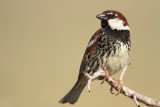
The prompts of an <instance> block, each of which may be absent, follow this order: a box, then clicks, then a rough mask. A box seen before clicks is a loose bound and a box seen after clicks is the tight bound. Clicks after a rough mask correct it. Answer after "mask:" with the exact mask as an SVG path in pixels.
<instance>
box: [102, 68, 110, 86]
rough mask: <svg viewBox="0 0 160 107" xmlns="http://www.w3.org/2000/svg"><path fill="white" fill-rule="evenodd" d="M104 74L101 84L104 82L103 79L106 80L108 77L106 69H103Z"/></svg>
mask: <svg viewBox="0 0 160 107" xmlns="http://www.w3.org/2000/svg"><path fill="white" fill-rule="evenodd" d="M104 73H105V75H104V78H103V80H102V82H101V84H103V83H104V81H106V80H107V79H108V78H109V74H108V70H105V72H104Z"/></svg>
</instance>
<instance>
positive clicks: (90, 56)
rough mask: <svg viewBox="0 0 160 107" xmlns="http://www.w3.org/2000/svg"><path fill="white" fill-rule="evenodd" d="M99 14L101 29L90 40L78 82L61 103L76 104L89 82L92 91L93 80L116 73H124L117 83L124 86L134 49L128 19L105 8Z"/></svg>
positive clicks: (102, 78)
mask: <svg viewBox="0 0 160 107" xmlns="http://www.w3.org/2000/svg"><path fill="white" fill-rule="evenodd" d="M96 17H97V18H98V19H99V20H100V21H101V28H100V29H99V30H97V31H96V32H95V33H94V35H93V36H92V37H91V39H90V41H89V43H88V46H87V48H86V51H85V54H84V56H83V59H82V62H81V66H80V70H79V76H78V80H77V82H76V83H75V85H74V86H73V88H72V89H71V90H70V91H69V92H68V93H67V94H66V95H65V96H64V97H63V98H62V99H61V100H60V101H59V102H60V103H70V104H74V103H75V102H77V100H78V98H79V96H80V94H81V92H82V91H83V89H84V87H85V86H86V85H87V83H88V90H89V91H90V83H91V81H92V80H95V79H99V80H106V79H107V78H108V77H109V76H112V75H113V74H115V73H117V72H121V75H120V78H119V80H118V86H121V88H122V86H123V82H122V78H123V75H124V73H125V71H126V70H127V68H128V66H129V61H128V58H129V52H130V48H131V42H130V28H129V25H128V22H127V19H126V18H125V16H124V15H122V14H121V13H120V12H118V11H115V10H106V11H104V12H102V13H101V14H98V15H97V16H96ZM102 71H103V72H102Z"/></svg>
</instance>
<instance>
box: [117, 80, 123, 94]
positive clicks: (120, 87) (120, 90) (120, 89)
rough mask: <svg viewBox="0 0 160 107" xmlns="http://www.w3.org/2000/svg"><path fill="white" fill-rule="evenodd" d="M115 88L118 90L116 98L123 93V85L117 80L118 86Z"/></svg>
mask: <svg viewBox="0 0 160 107" xmlns="http://www.w3.org/2000/svg"><path fill="white" fill-rule="evenodd" d="M117 88H118V93H117V94H116V96H117V95H118V94H119V93H120V92H122V91H123V83H122V81H120V80H118V85H117Z"/></svg>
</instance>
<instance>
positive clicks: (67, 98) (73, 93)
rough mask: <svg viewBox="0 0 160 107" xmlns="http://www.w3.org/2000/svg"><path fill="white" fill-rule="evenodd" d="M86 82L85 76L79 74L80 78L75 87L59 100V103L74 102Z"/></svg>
mask: <svg viewBox="0 0 160 107" xmlns="http://www.w3.org/2000/svg"><path fill="white" fill-rule="evenodd" d="M86 84H87V80H86V78H85V77H84V76H79V79H78V81H77V82H76V84H75V85H74V87H73V88H72V89H71V90H70V91H69V92H68V93H67V94H66V95H65V96H64V97H63V98H62V99H61V100H60V101H59V103H70V104H74V103H75V102H76V101H77V100H78V98H79V96H80V94H81V92H82V91H83V89H84V87H85V86H86Z"/></svg>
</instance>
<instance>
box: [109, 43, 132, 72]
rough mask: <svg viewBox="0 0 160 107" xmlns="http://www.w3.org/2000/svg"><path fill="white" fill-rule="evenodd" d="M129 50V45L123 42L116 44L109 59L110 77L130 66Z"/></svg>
mask: <svg viewBox="0 0 160 107" xmlns="http://www.w3.org/2000/svg"><path fill="white" fill-rule="evenodd" d="M128 57H129V49H128V45H127V44H124V43H122V42H118V43H117V44H115V46H114V49H113V50H112V51H111V53H110V55H109V56H108V58H107V60H106V61H107V69H108V71H109V75H113V74H115V73H117V72H121V71H122V70H123V69H124V67H125V66H127V65H128V63H129V62H128Z"/></svg>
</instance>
